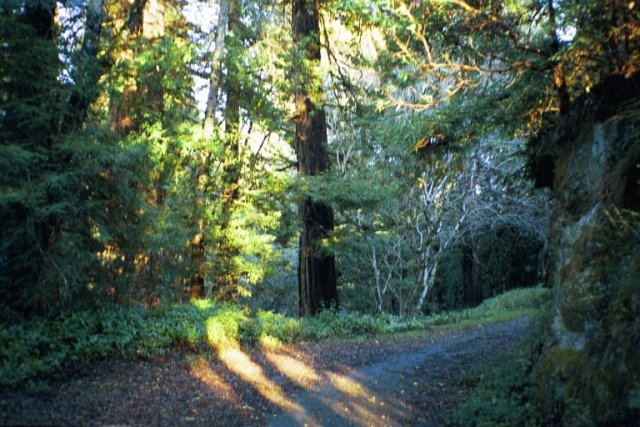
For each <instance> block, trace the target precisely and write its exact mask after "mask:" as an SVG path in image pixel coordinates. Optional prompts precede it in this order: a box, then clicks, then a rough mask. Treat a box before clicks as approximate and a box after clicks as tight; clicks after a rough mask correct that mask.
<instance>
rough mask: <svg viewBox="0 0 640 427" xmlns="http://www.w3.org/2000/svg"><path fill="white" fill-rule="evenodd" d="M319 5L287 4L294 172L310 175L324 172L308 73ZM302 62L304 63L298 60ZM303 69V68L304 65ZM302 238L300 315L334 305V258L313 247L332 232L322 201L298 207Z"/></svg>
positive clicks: (313, 81)
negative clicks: (292, 54)
mask: <svg viewBox="0 0 640 427" xmlns="http://www.w3.org/2000/svg"><path fill="white" fill-rule="evenodd" d="M319 9H320V0H292V12H293V16H292V27H293V41H294V43H295V45H296V48H297V49H300V52H299V55H296V58H297V59H298V60H297V61H296V70H295V72H296V74H295V84H294V87H295V105H296V115H295V127H296V129H295V136H294V144H295V150H296V155H297V158H298V172H299V173H300V174H301V175H307V176H315V175H319V174H321V173H323V172H325V171H327V170H328V169H329V162H328V157H327V124H326V117H325V113H324V110H323V109H322V107H321V106H318V104H317V99H318V98H320V94H321V92H322V91H321V89H320V85H321V83H320V82H318V81H317V80H318V79H317V78H314V74H313V72H312V71H311V70H309V68H308V67H309V66H311V67H313V65H314V64H319V62H320V32H319V27H320V26H319ZM302 59H304V61H303V60H302ZM303 64H306V66H305V65H303ZM300 217H301V219H302V233H301V235H300V249H299V258H298V261H299V263H298V292H299V298H300V300H299V304H300V306H299V310H300V316H304V315H313V314H315V313H317V312H318V311H319V310H321V309H322V308H326V307H330V306H336V307H337V305H338V291H337V285H336V269H335V259H334V256H333V255H332V254H328V253H326V252H323V251H319V250H318V244H319V243H320V241H321V240H322V239H325V238H326V237H328V236H329V235H330V234H331V233H332V231H333V211H332V209H331V207H330V206H329V205H328V204H326V203H323V202H321V201H317V200H314V199H313V198H312V197H311V196H306V197H305V198H304V200H303V201H302V203H301V205H300Z"/></svg>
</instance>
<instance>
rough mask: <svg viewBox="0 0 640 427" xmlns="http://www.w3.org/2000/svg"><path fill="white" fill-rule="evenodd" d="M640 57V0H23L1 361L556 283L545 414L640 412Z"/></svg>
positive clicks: (17, 19) (531, 398)
mask: <svg viewBox="0 0 640 427" xmlns="http://www.w3.org/2000/svg"><path fill="white" fill-rule="evenodd" d="M639 64H640V5H638V4H637V3H636V2H635V1H631V0H584V1H577V0H505V1H494V0H443V1H435V0H410V1H404V0H393V1H387V0H384V1H382V0H369V1H364V0H325V1H321V0H291V1H276V0H265V1H255V2H254V1H248V0H219V1H218V0H206V1H205V0H126V1H125V0H87V1H75V0H64V1H54V0H22V1H20V0H4V1H3V2H2V3H1V4H0V226H1V227H0V289H1V292H0V325H1V328H0V335H1V336H2V339H3V341H6V342H7V343H10V345H9V344H7V349H6V350H3V351H0V360H1V361H2V364H3V366H4V368H3V369H5V370H6V371H7V372H13V374H12V376H11V377H9V376H7V377H6V378H7V380H6V381H5V382H3V383H2V384H3V386H7V387H15V386H17V385H19V384H20V383H22V382H24V381H26V379H28V378H32V377H35V376H37V375H41V374H42V375H45V374H47V373H50V371H52V370H57V369H62V368H63V367H65V366H69V364H70V363H74V362H76V361H83V362H85V363H88V362H89V361H91V360H93V359H94V358H96V357H97V358H100V357H109V356H110V355H120V356H121V355H124V356H126V355H128V354H129V353H128V351H129V350H127V349H130V348H133V347H135V348H136V350H135V351H136V352H142V353H145V352H146V351H147V350H149V352H150V353H152V352H153V351H151V350H152V349H153V348H154V346H155V345H156V344H157V345H159V346H165V345H166V346H170V345H175V344H177V345H186V346H187V347H198V345H197V342H198V340H199V339H200V338H199V337H201V336H204V335H207V337H208V339H209V342H213V341H215V340H216V339H222V338H220V337H218V338H215V337H216V336H217V335H215V334H218V333H219V334H222V335H224V334H230V335H233V338H238V339H242V340H243V344H249V345H250V344H252V343H253V344H255V342H256V341H259V339H260V337H261V336H262V335H261V334H262V333H263V332H264V333H265V334H267V335H269V334H270V336H272V337H275V338H278V339H281V340H282V341H287V340H295V339H299V338H304V337H303V335H304V333H303V332H300V331H304V326H300V325H301V324H302V325H304V323H299V322H305V321H307V322H315V321H317V319H316V318H320V319H325V320H326V319H330V321H335V322H338V323H339V321H341V320H340V319H342V320H344V323H343V324H344V325H345V326H344V328H345V330H348V331H349V332H348V333H347V335H350V334H352V333H353V334H358V333H361V332H363V333H373V332H376V331H378V332H379V331H384V332H386V333H394V332H395V331H396V330H400V329H403V328H405V326H402V327H400V326H397V327H396V326H393V325H400V324H403V325H405V324H404V323H402V322H417V323H415V325H427V324H429V321H425V320H424V319H426V318H427V316H444V315H446V313H448V312H449V311H451V310H461V309H469V308H472V307H476V306H479V305H480V304H481V303H483V301H484V300H486V299H488V298H491V297H495V296H496V295H499V294H502V293H504V292H505V291H509V290H512V289H515V288H521V287H531V286H535V285H539V286H543V287H545V288H549V289H551V292H552V293H553V295H554V297H553V301H551V302H550V303H548V304H543V303H542V302H540V304H539V305H540V307H538V308H539V311H540V313H542V314H541V316H542V321H541V325H542V327H541V330H540V332H539V334H538V335H537V336H536V337H535V339H533V338H532V339H531V341H532V342H533V345H532V349H531V351H530V352H529V353H528V354H527V362H526V363H525V365H526V367H525V368H524V370H525V371H526V378H527V379H526V382H527V387H526V393H528V394H526V396H525V397H523V398H522V399H523V400H526V401H527V403H529V404H530V405H533V406H532V407H534V408H535V411H533V410H532V411H533V412H527V417H529V420H535V421H533V422H534V423H536V424H540V425H550V424H556V425H563V424H569V425H572V424H576V423H584V424H585V425H588V424H597V425H605V424H612V425H613V424H619V423H632V422H636V421H638V419H640V377H639V375H640V353H639V352H640V350H639V349H640V323H639V320H638V319H640V288H639V284H640V255H639V254H640V213H639V212H640V113H639V112H640V70H639V69H638V67H639ZM532 301H533V300H532ZM535 301H536V304H537V303H538V300H537V299H536V300H535ZM163 316H165V317H163ZM323 316H324V317H323ZM332 316H333V317H332ZM297 317H300V318H302V320H297V319H296V318H297ZM108 319H112V323H110V322H111V320H108ZM150 319H151V320H150ZM158 319H160V320H158ZM211 319H214V320H215V321H214V322H213V323H211V322H210V320H211ZM216 319H217V320H216ZM305 319H306V320H305ZM313 319H316V320H313ZM331 319H332V320H331ZM345 319H346V320H345ZM156 320H157V323H156ZM217 321H219V322H220V325H222V326H220V328H221V329H216V328H217V326H216V327H214V326H211V325H213V324H217V323H215V322H217ZM320 321H322V320H320ZM52 322H58V323H55V325H61V326H59V327H58V326H55V328H58V329H55V328H54V329H55V332H51V333H52V334H54V335H55V336H56V337H57V338H56V339H58V338H59V340H60V342H61V343H64V344H61V345H62V347H60V349H58V347H56V346H57V345H58V344H53V342H54V341H55V340H53V339H52V340H51V342H47V341H46V340H43V339H42V338H41V335H42V334H40V332H39V331H42V330H43V329H42V328H45V327H49V326H47V325H50V324H54V323H52ZM119 322H120V323H119ZM148 322H151V323H148ZM296 322H298V323H296ZM376 322H379V323H376ZM394 322H395V323H394ZM420 322H426V323H420ZM169 323H172V324H173V326H171V327H170V326H165V324H169ZM311 324H312V325H314V326H312V329H313V328H316V327H317V328H318V330H321V329H322V327H321V326H317V325H320V323H319V324H315V323H311ZM336 324H337V323H336ZM114 325H118V326H114ZM132 325H133V326H132ZM145 325H146V326H145ZM150 325H153V326H150ZM354 325H356V326H354ZM367 325H368V326H367ZM380 325H384V326H380ZM38 328H40V329H38ZM74 328H75V329H74ZM129 328H130V329H129ZM145 328H147V329H148V331H146V332H140V331H142V330H143V329H145ZM163 328H164V329H163ZM172 328H175V329H172ZM296 328H298V329H296ZM349 328H352V329H349ZM394 328H396V329H394ZM405 329H410V327H409V326H407V327H406V328H405ZM115 330H125V331H126V333H127V334H129V335H126V337H125V335H122V336H120V335H118V336H119V337H121V338H117V339H116V340H115V341H113V342H112V341H108V344H105V349H104V354H94V353H95V349H94V347H91V346H88V347H87V348H86V349H84V350H83V349H82V348H81V347H82V346H81V345H80V344H79V343H80V342H81V341H80V340H79V339H78V341H74V340H76V338H77V337H78V336H80V335H83V334H86V335H87V336H96V337H102V336H109V334H112V336H116V335H117V333H116V332H110V331H115ZM337 330H339V327H336V329H335V330H333V332H332V333H334V334H337V335H339V333H337V332H336V331H337ZM17 331H18V332H19V333H18V332H17ZM149 331H158V332H157V334H156V335H153V334H155V333H156V332H154V333H153V334H151V333H149V334H147V332H149ZM230 331H232V332H230ZM265 331H267V332H265ZM268 331H270V332H268ZM283 331H287V332H283ZM327 331H329V329H326V330H324V332H322V333H318V334H317V336H318V337H320V338H326V337H328V336H330V335H331V333H329V332H327ZM323 334H324V335H323ZM45 335H46V334H45ZM222 335H221V336H222ZM212 336H214V338H212ZM314 336H315V335H314ZM21 339H23V340H24V341H20V340H21ZM225 339H226V338H225ZM96 340H99V339H98V338H96ZM118 340H120V341H118ZM211 340H213V341H211ZM94 341H95V340H94ZM82 342H84V341H82ZM105 342H107V341H105ZM215 342H217V341H215ZM56 343H57V341H56ZM74 343H75V344H74ZM136 343H137V344H136ZM141 343H142V344H141ZM194 343H195V344H194ZM65 346H66V347H65ZM132 346H133V347H132ZM54 349H57V350H56V351H54ZM140 349H143V350H140ZM21 352H23V353H24V355H26V354H29V355H34V354H35V355H36V356H37V357H35V358H34V359H33V360H40V362H33V364H32V365H28V366H27V365H25V364H24V363H23V362H21V361H20V360H22V359H23V358H24V357H26V356H24V357H23V356H21V355H23V353H21ZM49 355H52V356H51V359H47V357H49ZM29 357H31V356H29ZM29 360H31V359H29ZM42 360H44V362H43V361H42ZM30 363H31V362H30ZM18 366H19V368H17V367H18ZM523 375H525V374H523ZM523 378H524V377H523ZM523 381H524V380H523ZM505 387H509V385H506V386H505ZM515 388H516V387H514V389H515ZM523 389H524V387H523ZM496 393H497V392H496ZM522 393H525V392H524V391H523V392H522ZM470 411H473V409H470ZM532 414H533V415H532ZM470 416H471V417H473V416H478V417H480V416H481V414H480V413H479V412H476V413H475V415H470ZM482 416H486V417H490V415H487V414H484V415H482ZM496 416H497V415H496ZM488 419H489V418H488ZM491 422H496V420H493V421H491Z"/></svg>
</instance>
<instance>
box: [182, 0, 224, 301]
mask: <svg viewBox="0 0 640 427" xmlns="http://www.w3.org/2000/svg"><path fill="white" fill-rule="evenodd" d="M230 2H231V0H221V1H220V10H219V14H218V24H217V30H216V46H215V49H214V51H213V56H212V58H211V73H210V75H209V96H208V98H207V107H206V109H205V113H204V122H203V125H202V128H203V132H204V137H205V138H207V139H211V138H212V137H213V133H214V130H215V116H216V110H217V109H218V91H219V89H220V83H221V81H222V60H223V59H224V48H225V41H226V40H225V39H226V36H227V23H228V21H229V8H230ZM202 157H203V158H204V159H205V160H204V163H205V164H204V165H203V167H202V169H203V170H208V169H209V167H208V164H207V163H208V162H209V158H210V155H209V154H206V155H204V156H202ZM199 181H200V179H199V177H198V178H196V185H199ZM198 227H199V230H198V232H197V233H196V235H195V236H194V237H193V239H192V240H191V261H192V263H193V268H194V270H195V271H194V273H193V274H192V275H191V282H190V286H189V297H190V298H191V299H193V298H202V297H204V294H205V290H204V272H203V270H204V264H205V255H206V246H207V241H206V239H205V236H204V227H205V224H204V222H202V221H200V223H199V225H198Z"/></svg>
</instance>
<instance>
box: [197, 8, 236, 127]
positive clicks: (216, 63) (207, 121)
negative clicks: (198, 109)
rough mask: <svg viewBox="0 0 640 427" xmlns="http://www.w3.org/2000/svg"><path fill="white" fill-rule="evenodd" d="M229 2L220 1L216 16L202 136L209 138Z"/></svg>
mask: <svg viewBox="0 0 640 427" xmlns="http://www.w3.org/2000/svg"><path fill="white" fill-rule="evenodd" d="M230 3H231V0H220V13H219V15H218V28H217V30H216V47H215V49H214V51H213V57H212V58H211V74H210V76H209V96H208V98H207V108H206V110H205V113H204V124H203V128H204V136H205V138H211V136H212V135H213V130H214V128H215V116H216V109H217V108H218V90H219V89H220V81H221V80H222V59H223V55H224V44H225V38H226V36H227V22H228V21H229V9H230Z"/></svg>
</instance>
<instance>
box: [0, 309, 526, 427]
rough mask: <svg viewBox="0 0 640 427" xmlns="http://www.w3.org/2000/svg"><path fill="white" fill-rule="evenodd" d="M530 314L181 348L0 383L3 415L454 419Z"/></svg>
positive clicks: (147, 419)
mask: <svg viewBox="0 0 640 427" xmlns="http://www.w3.org/2000/svg"><path fill="white" fill-rule="evenodd" d="M530 328H531V322H530V321H529V319H528V318H526V317H525V318H519V319H515V320H510V321H507V322H503V323H497V324H492V325H484V326H476V327H471V328H469V329H465V330H462V331H457V332H452V331H451V330H449V332H443V331H442V330H437V331H425V332H421V333H413V334H405V335H402V336H400V337H383V338H369V339H359V340H348V341H332V342H322V343H313V344H296V345H287V346H277V347H273V348H267V347H264V348H253V349H240V348H233V347H230V348H225V349H219V350H212V351H211V353H210V354H199V353H194V352H190V351H188V350H180V351H178V350H175V351H172V352H169V353H167V354H166V355H165V356H163V357H161V358H157V359H153V360H105V361H101V362H97V363H94V364H93V365H91V366H88V367H84V368H79V369H78V370H76V371H74V372H72V373H71V375H69V378H68V379H65V380H58V381H55V382H46V383H45V382H43V383H38V384H30V385H29V386H25V387H24V388H23V389H21V390H9V391H0V425H34V424H37V425H109V426H134V425H145V426H146V425H158V426H179V425H185V426H187V425H188V426H200V425H202V426H212V425H216V426H217V425H219V426H234V425H236V426H252V425H271V426H288V425H291V426H303V425H309V426H313V425H326V426H339V425H421V426H425V425H426V426H430V425H449V424H450V416H451V415H452V414H453V411H454V410H455V408H456V406H457V405H458V404H459V403H460V402H461V401H463V400H464V399H465V396H467V395H468V393H469V392H470V391H471V389H472V388H473V385H474V384H475V383H476V382H477V369H478V368H480V367H483V366H488V365H489V364H491V363H492V362H493V361H496V360H497V357H498V355H499V354H500V353H504V352H508V351H510V350H512V349H514V347H515V346H516V345H517V344H518V342H520V340H521V338H523V337H524V336H525V335H526V334H527V332H528V331H529V330H530Z"/></svg>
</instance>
